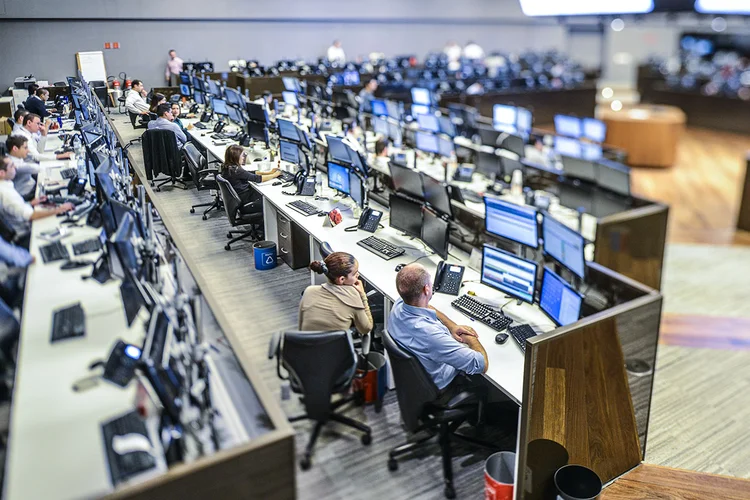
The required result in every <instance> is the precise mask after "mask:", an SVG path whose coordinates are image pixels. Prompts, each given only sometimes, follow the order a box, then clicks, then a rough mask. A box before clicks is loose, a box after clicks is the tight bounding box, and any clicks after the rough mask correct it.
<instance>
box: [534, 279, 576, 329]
mask: <svg viewBox="0 0 750 500" xmlns="http://www.w3.org/2000/svg"><path fill="white" fill-rule="evenodd" d="M582 304H583V296H582V295H581V294H579V293H578V292H576V291H575V290H574V289H573V288H572V287H571V286H570V285H568V284H567V283H565V281H563V279H562V278H561V277H560V276H558V275H557V274H555V273H554V272H552V271H551V270H549V269H547V268H546V267H545V268H544V273H543V275H542V291H541V293H540V295H539V308H540V309H541V310H542V311H543V312H544V313H545V314H546V315H547V316H549V318H550V319H551V320H552V321H554V322H555V324H556V325H557V326H565V325H569V324H571V323H575V322H576V321H578V318H580V317H581V305H582Z"/></svg>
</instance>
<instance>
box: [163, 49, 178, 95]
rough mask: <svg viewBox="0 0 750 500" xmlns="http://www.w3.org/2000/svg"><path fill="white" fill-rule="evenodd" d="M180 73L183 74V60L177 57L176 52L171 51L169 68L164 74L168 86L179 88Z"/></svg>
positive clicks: (168, 62)
mask: <svg viewBox="0 0 750 500" xmlns="http://www.w3.org/2000/svg"><path fill="white" fill-rule="evenodd" d="M180 73H182V59H180V58H179V57H177V51H176V50H174V49H170V50H169V60H168V61H167V68H166V71H165V72H164V78H165V79H166V80H167V84H168V85H170V86H172V87H176V86H178V85H179V84H180Z"/></svg>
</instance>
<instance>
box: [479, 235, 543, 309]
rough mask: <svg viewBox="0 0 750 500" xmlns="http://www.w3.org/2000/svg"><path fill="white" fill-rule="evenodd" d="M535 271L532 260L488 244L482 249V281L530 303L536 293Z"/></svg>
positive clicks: (532, 301) (535, 266) (535, 267)
mask: <svg viewBox="0 0 750 500" xmlns="http://www.w3.org/2000/svg"><path fill="white" fill-rule="evenodd" d="M536 272H537V264H536V262H534V261H532V260H526V259H522V258H521V257H516V256H515V255H513V254H511V253H508V252H505V251H503V250H500V249H499V248H495V247H491V246H488V245H485V246H484V248H483V249H482V278H481V281H482V283H483V284H485V285H487V286H491V287H492V288H494V289H496V290H500V291H501V292H504V293H507V294H508V295H510V296H512V297H515V298H517V299H521V300H523V301H524V302H528V303H530V304H533V303H534V295H535V293H536Z"/></svg>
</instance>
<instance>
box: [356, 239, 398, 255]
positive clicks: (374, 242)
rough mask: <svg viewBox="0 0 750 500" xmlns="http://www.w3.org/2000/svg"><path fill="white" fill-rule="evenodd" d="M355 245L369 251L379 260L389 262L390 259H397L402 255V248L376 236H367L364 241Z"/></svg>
mask: <svg viewBox="0 0 750 500" xmlns="http://www.w3.org/2000/svg"><path fill="white" fill-rule="evenodd" d="M357 245H359V246H361V247H363V248H364V249H366V250H369V251H371V252H372V253H374V254H375V255H377V256H378V257H380V258H381V259H385V260H391V259H392V258H394V257H398V256H399V255H402V254H403V253H404V249H403V248H400V247H397V246H396V245H393V244H391V243H388V242H387V241H385V240H381V239H380V238H378V237H376V236H368V237H367V238H365V239H364V240H359V241H358V242H357Z"/></svg>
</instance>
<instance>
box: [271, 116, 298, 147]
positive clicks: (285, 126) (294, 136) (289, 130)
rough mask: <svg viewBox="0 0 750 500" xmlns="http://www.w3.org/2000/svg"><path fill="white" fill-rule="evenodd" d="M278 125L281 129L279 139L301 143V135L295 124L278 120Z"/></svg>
mask: <svg viewBox="0 0 750 500" xmlns="http://www.w3.org/2000/svg"><path fill="white" fill-rule="evenodd" d="M276 125H277V126H278V128H279V137H281V138H282V139H286V140H288V141H294V142H299V133H298V132H297V127H295V126H294V123H293V122H291V121H289V120H282V119H278V120H276Z"/></svg>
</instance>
